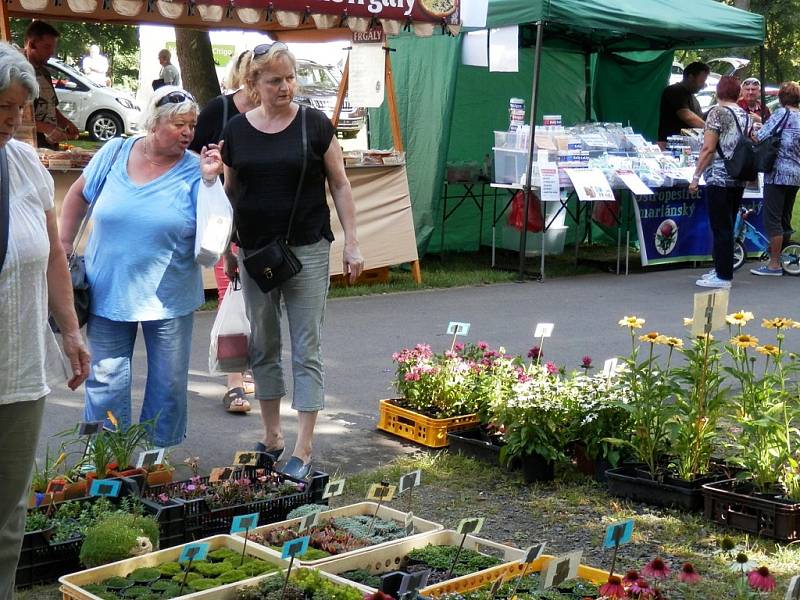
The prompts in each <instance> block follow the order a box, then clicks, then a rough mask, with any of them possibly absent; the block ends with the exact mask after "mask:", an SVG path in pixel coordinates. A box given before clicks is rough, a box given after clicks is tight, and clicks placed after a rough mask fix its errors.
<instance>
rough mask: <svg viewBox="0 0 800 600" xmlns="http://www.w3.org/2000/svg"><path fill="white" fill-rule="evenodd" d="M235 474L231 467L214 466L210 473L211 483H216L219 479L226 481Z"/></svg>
mask: <svg viewBox="0 0 800 600" xmlns="http://www.w3.org/2000/svg"><path fill="white" fill-rule="evenodd" d="M231 475H233V469H231V468H230V467H214V468H213V469H211V473H209V474H208V481H209V483H216V482H217V481H225V480H226V479H230V478H231Z"/></svg>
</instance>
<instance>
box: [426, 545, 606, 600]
mask: <svg viewBox="0 0 800 600" xmlns="http://www.w3.org/2000/svg"><path fill="white" fill-rule="evenodd" d="M554 558H556V557H555V556H550V555H548V554H543V555H542V556H540V557H539V558H537V559H536V560H535V561H534V562H533V563H531V564H530V565H526V564H525V563H522V562H515V563H511V564H506V565H498V566H496V567H492V568H491V569H485V570H483V571H479V572H478V573H473V574H472V575H464V576H463V577H457V578H455V579H451V580H449V581H444V582H442V583H437V584H436V585H429V586H428V587H425V588H423V589H421V590H420V592H419V593H420V595H421V596H428V597H432V598H435V597H437V596H441V595H442V594H453V593H456V594H463V593H466V592H471V591H472V590H477V589H478V588H481V587H483V586H485V585H489V584H492V583H494V582H495V581H497V580H498V579H499V578H501V577H503V578H509V577H510V578H514V577H519V576H521V575H522V574H523V572H524V573H528V574H529V573H536V572H538V571H541V570H542V569H544V568H545V567H546V566H547V563H549V562H550V561H551V560H553V559H554ZM578 577H580V578H581V579H585V580H586V581H590V582H592V583H597V584H600V583H605V582H606V581H608V572H607V571H602V570H600V569H595V568H594V567H587V566H585V565H580V566H579V567H578Z"/></svg>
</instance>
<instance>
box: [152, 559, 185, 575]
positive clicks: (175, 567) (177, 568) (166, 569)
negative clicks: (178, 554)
mask: <svg viewBox="0 0 800 600" xmlns="http://www.w3.org/2000/svg"><path fill="white" fill-rule="evenodd" d="M158 570H159V572H160V573H161V575H162V577H172V576H173V575H177V574H178V573H181V572H182V571H183V567H181V565H180V563H177V562H168V563H161V564H160V565H158Z"/></svg>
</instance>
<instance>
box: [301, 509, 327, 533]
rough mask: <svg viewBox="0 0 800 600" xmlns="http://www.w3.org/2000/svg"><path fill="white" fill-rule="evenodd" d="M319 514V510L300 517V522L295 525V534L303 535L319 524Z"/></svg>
mask: <svg viewBox="0 0 800 600" xmlns="http://www.w3.org/2000/svg"><path fill="white" fill-rule="evenodd" d="M321 513H322V511H321V510H315V511H314V512H312V513H308V514H307V515H305V516H303V517H301V519H300V522H299V523H298V524H297V533H305V532H306V531H308V530H309V529H311V528H312V527H314V526H315V525H316V524H317V523H319V515H320V514H321Z"/></svg>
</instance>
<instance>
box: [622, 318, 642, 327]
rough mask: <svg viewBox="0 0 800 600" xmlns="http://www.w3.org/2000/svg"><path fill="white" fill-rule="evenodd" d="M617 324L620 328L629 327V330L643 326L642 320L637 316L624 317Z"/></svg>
mask: <svg viewBox="0 0 800 600" xmlns="http://www.w3.org/2000/svg"><path fill="white" fill-rule="evenodd" d="M619 324H620V326H621V327H629V328H630V329H641V328H642V326H643V325H644V319H640V318H639V317H637V316H634V315H631V316H629V317H628V316H625V317H623V318H621V319H620V320H619Z"/></svg>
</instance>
